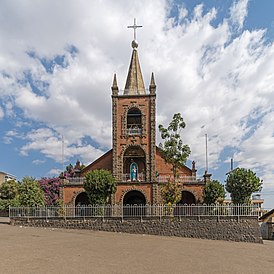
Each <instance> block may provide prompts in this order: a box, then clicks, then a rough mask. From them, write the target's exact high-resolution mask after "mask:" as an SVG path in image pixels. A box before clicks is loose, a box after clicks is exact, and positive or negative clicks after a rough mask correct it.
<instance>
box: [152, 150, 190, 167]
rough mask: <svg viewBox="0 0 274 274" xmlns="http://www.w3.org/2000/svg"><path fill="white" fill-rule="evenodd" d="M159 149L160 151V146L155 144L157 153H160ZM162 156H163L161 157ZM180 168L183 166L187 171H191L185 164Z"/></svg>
mask: <svg viewBox="0 0 274 274" xmlns="http://www.w3.org/2000/svg"><path fill="white" fill-rule="evenodd" d="M161 151H162V149H161V148H160V147H158V146H156V153H157V152H158V153H159V154H160V155H161ZM161 157H162V155H161ZM162 158H163V157H162ZM182 168H185V169H187V170H189V171H192V170H191V168H189V167H188V166H186V165H184V166H183V167H182Z"/></svg>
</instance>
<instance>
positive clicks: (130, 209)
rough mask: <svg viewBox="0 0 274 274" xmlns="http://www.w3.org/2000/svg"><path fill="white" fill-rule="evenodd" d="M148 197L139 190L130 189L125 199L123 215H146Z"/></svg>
mask: <svg viewBox="0 0 274 274" xmlns="http://www.w3.org/2000/svg"><path fill="white" fill-rule="evenodd" d="M145 204H146V198H145V195H144V194H143V193H142V192H140V191H138V190H132V191H129V192H128V193H127V194H126V195H125V196H124V199H123V206H124V207H123V215H124V216H126V217H140V216H144V215H145V207H144V205H145Z"/></svg>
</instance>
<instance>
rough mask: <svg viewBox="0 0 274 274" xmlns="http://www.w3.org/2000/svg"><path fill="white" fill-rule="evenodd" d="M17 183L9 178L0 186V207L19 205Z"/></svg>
mask: <svg viewBox="0 0 274 274" xmlns="http://www.w3.org/2000/svg"><path fill="white" fill-rule="evenodd" d="M18 191H19V184H18V183H17V182H16V181H14V180H10V181H7V182H4V183H3V184H2V185H1V186H0V209H1V210H8V208H9V206H19V200H18Z"/></svg>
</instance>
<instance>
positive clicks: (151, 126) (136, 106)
mask: <svg viewBox="0 0 274 274" xmlns="http://www.w3.org/2000/svg"><path fill="white" fill-rule="evenodd" d="M129 27H130V28H133V29H134V40H133V41H132V43H131V45H132V56H131V60H130V65H129V69H128V75H127V79H126V84H125V88H124V91H119V88H118V84H117V77H116V74H114V77H113V83H112V87H111V89H112V128H113V129H112V130H113V132H112V143H113V144H112V145H113V159H112V160H113V175H114V177H115V178H116V180H117V182H118V183H123V184H125V183H126V184H130V185H134V184H150V183H153V182H155V179H156V178H155V173H156V169H155V155H156V144H155V109H156V85H155V81H154V75H153V73H152V75H151V80H150V85H149V89H148V90H146V89H145V85H144V81H143V76H142V72H141V66H140V63H139V58H138V51H137V48H138V43H137V41H136V28H138V27H141V26H137V25H136V21H135V19H134V25H133V26H129ZM148 202H149V201H148Z"/></svg>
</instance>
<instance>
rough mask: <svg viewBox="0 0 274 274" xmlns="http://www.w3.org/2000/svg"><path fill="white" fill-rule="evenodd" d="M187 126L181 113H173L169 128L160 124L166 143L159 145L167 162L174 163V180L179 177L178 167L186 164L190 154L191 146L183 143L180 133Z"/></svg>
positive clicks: (162, 136)
mask: <svg viewBox="0 0 274 274" xmlns="http://www.w3.org/2000/svg"><path fill="white" fill-rule="evenodd" d="M185 126H186V124H185V122H184V119H183V118H182V116H181V114H180V113H176V114H174V115H173V118H172V121H171V122H170V124H169V126H168V128H164V127H163V125H159V131H160V133H161V138H162V139H163V140H164V143H163V144H162V143H160V144H159V147H160V148H161V151H162V156H163V158H164V159H165V161H166V163H169V164H171V165H172V173H173V178H174V181H175V179H176V178H177V171H178V169H179V168H180V167H183V166H184V165H185V163H186V160H187V158H188V156H189V155H190V148H189V146H188V145H184V144H183V141H182V139H181V135H180V132H181V130H182V129H184V128H185Z"/></svg>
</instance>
